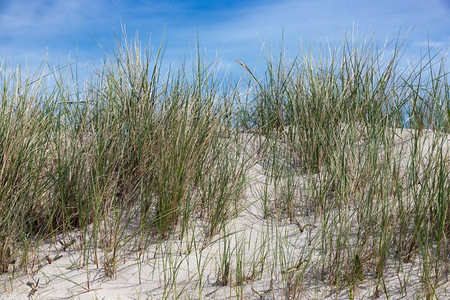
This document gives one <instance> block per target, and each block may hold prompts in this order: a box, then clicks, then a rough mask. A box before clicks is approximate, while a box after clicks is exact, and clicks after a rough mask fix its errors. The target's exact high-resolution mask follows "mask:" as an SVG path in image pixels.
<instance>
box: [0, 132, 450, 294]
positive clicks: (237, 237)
mask: <svg viewBox="0 0 450 300" xmlns="http://www.w3.org/2000/svg"><path fill="white" fill-rule="evenodd" d="M412 133H413V132H412V131H408V130H403V131H400V130H399V131H398V147H409V146H408V141H409V140H410V138H411V134H412ZM243 138H245V136H243ZM424 139H425V140H426V139H428V142H424V145H425V147H428V148H430V145H431V143H430V142H429V141H430V140H432V133H426V134H425V135H424ZM253 142H254V143H256V141H253ZM446 144H447V145H448V144H450V138H448V139H447V142H446ZM256 146H257V145H256V144H251V143H250V144H247V146H246V151H248V152H254V151H255V150H256V149H255V147H256ZM428 148H427V149H425V151H424V152H426V153H428V154H426V155H427V156H429V157H432V154H430V152H432V151H431V150H430V149H428ZM447 153H448V152H447ZM380 155H382V153H380ZM406 163H407V162H405V164H406ZM248 175H249V184H248V185H247V187H246V190H245V195H244V201H243V208H242V210H241V212H240V213H239V215H238V216H237V217H236V218H233V219H231V220H230V221H229V223H228V224H227V226H226V228H225V230H224V232H222V233H221V234H218V235H217V236H215V237H213V238H212V239H211V241H210V242H209V243H208V244H207V245H204V244H203V240H204V239H203V238H202V224H201V223H198V224H197V226H195V227H194V228H192V229H191V230H192V231H191V232H190V233H189V236H188V237H186V238H185V239H184V240H183V241H179V240H176V239H173V240H169V241H165V242H164V243H163V244H160V245H157V244H156V243H154V244H151V245H150V246H149V247H148V250H147V251H146V252H145V253H144V254H143V256H141V258H140V259H138V257H137V256H138V255H137V254H136V253H131V254H129V255H128V256H127V257H126V258H123V257H122V256H121V257H120V259H119V261H118V268H117V272H116V274H115V277H114V278H109V277H107V276H106V275H105V270H104V268H103V267H102V264H101V261H100V264H99V266H98V268H97V266H96V265H95V264H94V263H93V262H92V257H93V254H92V252H93V250H92V249H91V253H90V254H88V255H89V257H90V259H89V264H88V268H86V267H85V266H83V265H84V264H83V263H82V262H81V261H80V258H81V254H80V253H79V252H78V251H76V249H77V244H76V243H75V244H74V245H71V246H69V247H67V249H66V250H65V251H64V250H63V246H62V245H61V244H60V243H58V242H57V243H56V244H54V243H48V244H45V245H42V246H41V250H40V251H39V253H40V256H41V258H40V261H41V263H42V266H41V267H40V268H39V266H35V267H34V269H33V270H30V271H33V273H31V272H30V273H29V274H28V275H26V274H22V273H19V274H16V275H15V276H16V277H15V278H11V274H3V275H1V276H0V282H1V283H0V288H1V290H0V298H1V299H28V298H32V299H161V298H163V297H168V298H169V299H174V298H177V297H179V298H180V299H198V298H204V299H230V298H237V297H242V298H243V299H285V291H286V286H287V281H288V279H289V277H292V276H290V274H299V273H300V272H301V271H302V270H303V266H304V265H308V268H306V269H305V270H304V271H305V278H304V280H303V284H302V285H300V286H299V288H300V289H299V290H298V291H297V293H293V294H292V295H296V298H298V299H327V298H332V299H348V298H349V296H350V295H349V294H348V293H349V291H348V289H345V290H342V291H335V290H333V288H332V287H331V285H330V284H327V283H326V281H325V282H323V281H321V280H320V278H319V277H320V276H319V273H320V272H319V271H320V268H321V266H320V265H318V263H316V261H317V257H318V255H319V248H320V247H319V246H320V245H319V244H318V241H319V240H320V239H318V238H316V236H317V235H318V234H320V232H321V231H320V229H321V220H320V219H317V220H314V219H313V218H312V216H311V217H310V218H309V217H297V221H298V224H299V225H300V226H301V227H304V231H303V232H300V228H299V226H298V225H296V224H289V222H288V221H283V222H281V221H278V218H276V216H270V217H269V218H268V219H264V218H263V216H264V214H263V209H262V201H261V195H262V193H263V191H264V188H265V185H266V180H267V178H266V177H265V175H264V174H263V166H262V163H261V162H260V161H254V164H253V166H252V167H251V169H250V172H249V174H248ZM296 184H297V185H298V188H297V190H298V191H300V192H299V194H298V195H297V197H302V195H304V194H306V191H305V190H304V183H303V178H301V177H299V178H296ZM267 193H268V195H269V199H271V201H272V202H271V205H273V204H274V203H275V198H276V197H277V196H280V195H275V193H274V190H273V188H272V187H268V189H267ZM224 233H225V235H226V237H223V235H224ZM193 235H195V236H196V239H195V240H197V243H198V244H197V245H193V244H192V241H193V240H194V239H192V236H193ZM72 236H73V237H74V238H75V239H77V238H78V236H79V234H78V233H76V232H74V233H73V235H72ZM65 240H66V241H69V240H70V239H68V238H67V237H66V239H65ZM189 241H190V243H189ZM226 245H228V247H229V248H228V249H229V253H230V257H231V258H230V264H229V266H230V269H229V272H230V274H231V276H229V277H228V278H231V279H230V280H229V281H228V282H223V281H222V280H221V277H220V273H221V272H220V270H221V267H220V266H221V262H222V259H223V257H224V251H225V252H226V251H227V250H226V248H224V247H225V246H226ZM224 249H225V250H224ZM308 254H311V255H308ZM46 255H48V256H49V257H50V258H54V257H55V256H61V257H60V258H59V259H57V260H55V261H53V262H52V263H51V264H49V263H48V261H47V259H45V256H46ZM98 256H99V257H101V256H102V252H101V251H100V250H98ZM416 257H417V256H416ZM237 262H242V264H241V265H239V264H238V263H237ZM302 262H304V263H303V264H302ZM305 262H309V264H307V263H305ZM80 266H81V267H80ZM396 268H397V266H396V265H395V262H393V261H389V265H388V267H387V268H386V271H385V281H384V287H385V288H384V289H383V288H381V290H380V299H383V298H386V294H385V293H384V291H386V292H387V294H388V295H389V297H390V298H392V299H400V298H404V299H412V298H422V297H423V287H422V285H421V278H420V276H421V274H420V272H421V262H420V260H419V259H417V258H416V259H415V260H412V261H411V263H408V264H404V265H403V268H404V269H403V270H402V271H400V272H396ZM222 270H223V268H222ZM239 270H242V272H243V274H242V276H240V277H239V275H236V274H239ZM294 271H296V272H294ZM252 274H254V275H253V276H252ZM314 274H316V276H314ZM38 280H39V283H38V286H37V287H36V288H35V289H34V290H33V288H32V286H33V285H35V282H37V281H38ZM236 280H238V281H239V280H241V281H242V284H239V282H236ZM88 282H89V285H88ZM170 282H172V283H173V284H169V283H170ZM27 283H31V284H30V285H31V286H30V285H27ZM225 284H226V285H225ZM404 284H405V286H403V285H404ZM375 286H376V282H375V279H374V277H373V276H365V277H364V279H363V280H362V281H361V282H360V283H359V284H357V286H356V288H355V290H354V291H353V296H354V297H355V298H357V299H366V298H371V297H373V295H374V293H375ZM32 291H34V293H32ZM30 292H31V293H30ZM436 292H437V294H438V295H439V296H440V298H442V299H445V298H446V297H448V295H450V284H449V282H448V281H446V279H445V278H443V279H441V280H440V285H439V287H438V289H437V291H436ZM447 299H448V298H447Z"/></svg>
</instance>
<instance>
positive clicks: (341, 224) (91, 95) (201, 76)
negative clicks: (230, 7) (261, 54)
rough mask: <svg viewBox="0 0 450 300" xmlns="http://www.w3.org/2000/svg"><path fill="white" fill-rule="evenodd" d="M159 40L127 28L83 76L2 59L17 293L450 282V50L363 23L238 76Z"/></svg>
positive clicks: (401, 290) (403, 288) (386, 292)
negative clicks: (175, 62) (419, 50)
mask: <svg viewBox="0 0 450 300" xmlns="http://www.w3.org/2000/svg"><path fill="white" fill-rule="evenodd" d="M152 49H153V48H151V46H150V45H148V46H146V47H143V46H142V45H141V44H140V42H139V40H138V39H137V38H136V39H130V38H127V37H126V36H125V37H124V38H123V40H120V41H118V42H117V47H116V49H115V51H114V53H108V54H107V55H106V56H105V59H104V63H103V65H102V66H99V67H97V69H95V72H93V73H92V76H91V77H90V78H89V79H87V80H86V82H84V83H83V84H81V83H77V82H76V71H77V70H76V66H73V65H69V66H67V67H65V68H61V69H57V70H53V71H49V69H48V68H42V69H40V70H38V71H37V72H36V73H34V74H23V73H22V69H21V67H17V68H14V69H11V68H9V67H8V66H7V65H6V64H5V63H3V64H1V65H0V80H1V83H0V92H1V95H0V101H1V102H0V296H1V295H3V296H4V297H8V295H10V296H11V295H16V296H17V295H18V296H19V297H27V296H28V297H32V298H36V299H37V298H39V297H41V298H48V297H50V295H56V294H58V293H60V294H59V295H65V296H71V297H80V298H83V297H86V298H89V297H92V298H95V297H99V298H101V297H102V295H104V297H106V298H111V297H114V298H117V295H116V293H119V294H120V292H119V291H118V290H116V291H111V290H109V291H103V292H105V293H106V292H109V293H112V294H102V293H103V292H102V289H101V288H100V286H102V284H103V285H105V284H107V282H109V281H110V282H115V281H114V280H119V281H120V278H121V276H122V277H123V276H126V277H127V279H130V280H134V281H133V284H130V285H129V286H130V289H131V292H129V293H131V294H132V296H130V294H127V296H125V295H123V298H126V297H132V298H133V297H134V298H136V299H140V298H144V299H145V298H149V299H151V298H169V299H173V298H179V299H192V298H195V299H197V298H206V299H209V298H213V299H214V298H216V299H227V298H231V297H235V298H243V299H249V298H252V299H255V298H256V299H263V298H264V299H271V298H287V299H303V298H305V299H311V298H317V299H322V298H366V297H374V298H378V297H383V298H390V297H394V298H396V297H402V296H404V297H415V298H427V299H435V298H437V299H443V298H445V295H448V293H450V285H449V268H450V207H449V199H450V176H449V174H450V155H449V154H450V152H449V151H450V97H449V93H450V89H449V82H448V63H447V61H446V57H445V56H443V55H441V54H440V53H438V52H437V51H435V50H433V49H429V51H428V52H427V53H425V54H424V55H423V57H422V58H421V59H419V60H417V61H407V58H406V57H404V55H402V53H403V46H402V41H401V40H398V39H397V40H393V41H390V42H387V43H384V44H383V43H378V42H377V41H376V40H375V38H374V37H373V38H368V39H357V38H354V39H351V40H350V39H347V38H345V39H344V41H343V42H342V43H341V44H340V45H337V46H336V47H334V48H333V47H331V46H330V48H328V52H321V50H320V49H321V48H318V49H314V48H307V49H308V50H303V49H302V50H299V53H298V55H297V56H295V57H287V55H285V53H284V50H283V49H281V51H280V52H278V53H272V52H271V53H268V54H267V55H266V57H265V64H264V72H256V71H255V69H254V66H249V65H247V64H246V63H245V62H241V61H237V62H236V64H239V65H240V66H239V67H240V68H242V74H244V75H243V77H242V78H240V79H238V80H236V77H233V76H228V75H226V74H225V75H224V74H222V73H221V72H219V68H218V67H217V64H216V63H215V62H213V63H209V62H206V61H205V59H204V58H203V57H202V53H201V51H198V53H197V57H196V58H194V59H193V62H192V64H190V65H187V64H184V65H183V66H182V67H180V68H179V69H171V70H170V71H169V72H168V73H164V74H163V73H162V72H161V66H162V60H163V54H164V53H163V52H164V51H163V49H164V47H163V46H161V47H160V48H157V49H154V50H152ZM434 52H436V53H437V54H433V53H434ZM259 68H261V66H259ZM50 79H51V80H50ZM49 82H52V84H49ZM125 267H126V268H125ZM55 268H56V269H55ZM130 269H132V270H136V272H135V273H130V274H132V275H130V274H129V273H127V272H128V271H129V270H130ZM55 270H56V271H55ZM63 270H68V271H67V272H69V273H70V272H75V273H73V274H72V275H70V274H65V273H64V272H65V271H63ZM127 270H128V271H127ZM74 274H75V275H74ZM96 274H97V275H96ZM77 276H78V277H77ZM99 278H100V279H99ZM26 281H29V283H28V285H26V284H25V283H26ZM117 282H118V281H117ZM58 285H64V286H65V288H64V289H62V290H59V287H58ZM108 295H109V296H108ZM3 296H1V297H3ZM11 297H12V296H11Z"/></svg>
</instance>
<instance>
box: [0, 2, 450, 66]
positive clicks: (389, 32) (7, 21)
mask: <svg viewBox="0 0 450 300" xmlns="http://www.w3.org/2000/svg"><path fill="white" fill-rule="evenodd" d="M449 13H450V5H449V4H448V1H446V0H382V1H368V0H361V1H350V0H304V1H295V0H281V1H268V0H267V1H257V0H246V1H237V0H232V1H227V2H226V5H225V4H224V1H200V0H197V1H181V0H169V1H164V2H162V1H143V0H135V1H131V0H130V1H119V0H112V1H106V0H96V1H93V0H78V1H64V0H53V1H50V0H35V1H26V0H16V1H4V0H0V28H1V29H2V30H0V45H1V47H0V55H3V57H7V58H8V57H12V58H14V60H17V59H19V58H21V57H22V58H23V57H25V54H28V57H29V58H30V57H34V58H33V59H36V57H39V55H44V54H45V53H49V57H50V58H51V59H54V60H64V59H65V58H66V57H67V55H68V54H69V53H72V55H75V52H78V57H79V59H80V60H84V61H86V60H89V59H92V60H96V58H97V57H100V56H102V55H103V54H102V50H101V49H100V47H98V45H97V41H96V39H97V40H98V41H99V42H100V43H102V44H105V45H106V46H108V45H110V44H112V43H113V41H112V34H117V35H120V31H121V28H120V26H121V22H122V23H123V24H125V25H126V27H127V31H128V33H130V34H133V33H134V32H135V31H137V30H138V31H139V32H140V36H141V37H142V38H143V39H144V40H145V38H146V37H148V36H150V34H151V35H152V40H153V42H155V43H158V42H159V40H160V38H161V36H162V33H163V30H164V28H165V29H166V32H167V43H168V47H167V51H166V58H167V60H169V61H170V60H175V61H177V60H179V59H182V58H183V57H184V56H186V55H187V56H189V55H190V51H191V50H192V48H193V47H194V43H195V39H196V38H197V32H198V34H199V37H200V42H201V45H203V46H205V47H207V49H208V52H209V53H210V54H211V55H215V53H216V51H219V52H220V53H221V55H222V57H223V60H224V63H232V62H234V59H241V60H250V61H252V60H253V62H254V61H255V60H257V56H258V53H259V51H260V49H261V44H262V43H265V44H266V45H269V46H270V45H272V46H273V47H274V48H275V49H277V47H278V45H279V44H280V43H281V39H282V34H283V42H284V45H285V46H286V48H287V49H288V50H289V49H291V50H292V51H293V52H295V51H296V50H297V49H298V48H299V47H300V41H302V42H319V41H334V40H342V37H343V34H344V31H345V30H347V31H351V30H352V29H353V27H354V26H355V28H358V30H359V31H360V33H362V34H363V35H364V34H372V33H375V34H376V36H377V38H379V39H381V40H384V39H385V38H386V37H387V36H389V37H391V38H395V36H396V35H397V34H398V32H399V31H400V32H401V33H403V34H406V33H407V32H408V30H409V29H410V28H411V27H415V29H414V31H413V34H411V36H410V45H411V48H412V50H413V51H416V50H414V49H415V48H414V47H416V48H420V47H423V46H425V45H424V44H423V41H426V40H432V41H433V44H434V45H435V46H436V47H443V48H445V47H447V48H448V46H449V45H448V41H449V36H450V33H449V28H450V21H449V20H448V15H449ZM94 37H95V38H94Z"/></svg>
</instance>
